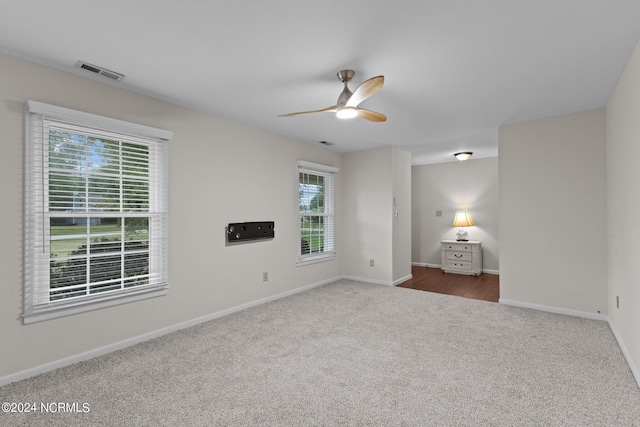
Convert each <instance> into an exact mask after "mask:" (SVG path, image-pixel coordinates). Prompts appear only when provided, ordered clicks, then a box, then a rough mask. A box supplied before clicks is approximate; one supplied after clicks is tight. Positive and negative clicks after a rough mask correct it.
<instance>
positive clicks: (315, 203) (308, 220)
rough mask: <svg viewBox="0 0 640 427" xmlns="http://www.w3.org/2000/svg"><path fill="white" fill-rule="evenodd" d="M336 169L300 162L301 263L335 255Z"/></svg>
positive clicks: (331, 257) (299, 256)
mask: <svg viewBox="0 0 640 427" xmlns="http://www.w3.org/2000/svg"><path fill="white" fill-rule="evenodd" d="M336 172H338V169H336V168H334V167H331V166H325V165H319V164H315V163H310V162H304V161H299V162H298V193H299V199H298V206H299V228H298V230H299V234H300V249H299V251H298V265H304V264H309V263H313V262H318V261H324V260H328V259H333V258H335V256H336V249H335V173H336Z"/></svg>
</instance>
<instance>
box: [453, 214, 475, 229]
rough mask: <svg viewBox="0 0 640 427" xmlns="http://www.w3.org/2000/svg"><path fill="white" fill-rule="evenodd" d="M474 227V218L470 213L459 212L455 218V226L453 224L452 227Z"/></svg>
mask: <svg viewBox="0 0 640 427" xmlns="http://www.w3.org/2000/svg"><path fill="white" fill-rule="evenodd" d="M473 225H474V224H473V218H471V212H469V211H457V212H456V216H455V217H453V224H451V226H452V227H471V226H473Z"/></svg>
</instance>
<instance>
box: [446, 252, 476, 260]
mask: <svg viewBox="0 0 640 427" xmlns="http://www.w3.org/2000/svg"><path fill="white" fill-rule="evenodd" d="M448 260H452V261H469V262H471V252H447V261H448Z"/></svg>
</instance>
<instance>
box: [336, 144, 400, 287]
mask: <svg viewBox="0 0 640 427" xmlns="http://www.w3.org/2000/svg"><path fill="white" fill-rule="evenodd" d="M403 153H404V152H403V151H401V150H399V149H397V148H395V147H382V148H376V149H371V150H363V151H358V152H353V153H347V154H345V155H344V156H343V165H344V174H343V182H344V200H343V209H344V211H343V219H344V223H343V225H344V227H343V238H342V244H343V248H344V254H343V260H344V274H345V275H346V276H349V277H352V278H357V279H361V280H369V281H372V282H375V283H383V284H393V283H395V282H396V281H397V280H398V279H400V278H402V277H405V276H408V275H410V274H411V263H410V254H409V251H410V241H409V239H407V237H406V236H407V234H408V233H410V231H409V230H410V227H411V213H410V211H411V207H410V204H411V201H410V198H409V197H408V194H407V192H408V189H405V190H403V191H401V190H400V189H399V188H397V187H399V186H400V184H401V183H403V182H404V183H407V184H409V185H410V179H411V178H410V176H407V175H406V174H408V173H410V172H409V171H410V168H411V159H410V156H409V155H408V153H404V154H403ZM394 156H396V157H395V158H396V160H395V161H394ZM394 167H396V168H398V169H399V170H396V171H394ZM407 181H408V182H407ZM394 186H396V188H395V190H397V191H398V193H397V195H396V201H397V203H400V206H399V207H398V211H399V213H398V218H397V219H395V220H394V212H395V208H394V206H393V197H394ZM401 213H402V215H400V214H401ZM395 233H397V237H396V238H395V239H396V240H394V234H395ZM403 239H404V240H403ZM403 243H404V245H406V246H404V249H400V247H401V246H402V245H403ZM394 249H397V254H396V255H397V257H398V259H397V260H394ZM402 256H404V265H405V267H404V268H402V266H401V264H402V262H403V260H402V259H400V257H402ZM371 259H373V260H374V266H373V267H371V266H370V265H369V261H370V260H371ZM394 267H396V270H397V272H394Z"/></svg>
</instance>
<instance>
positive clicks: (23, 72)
mask: <svg viewBox="0 0 640 427" xmlns="http://www.w3.org/2000/svg"><path fill="white" fill-rule="evenodd" d="M0 75H2V79H0V99H1V100H2V104H1V105H0V132H1V133H0V135H1V146H2V155H1V156H0V178H1V179H2V182H3V183H4V185H2V186H1V187H0V200H1V202H0V219H1V220H0V242H1V245H0V272H1V278H0V292H1V294H2V298H0V343H2V344H1V345H0V361H1V363H0V377H3V376H6V375H9V374H14V373H17V372H19V371H22V370H26V369H30V368H34V367H37V366H40V365H42V364H45V363H48V362H52V361H56V360H59V359H62V358H65V357H69V356H73V355H76V354H79V353H82V352H86V351H90V350H93V349H96V348H99V347H102V346H106V345H110V344H112V343H117V342H119V341H122V340H126V339H129V338H132V337H136V336H139V335H143V334H147V333H149V332H151V331H156V330H159V329H162V328H165V327H168V326H172V325H175V324H178V323H181V322H185V321H189V320H192V319H196V318H199V317H201V316H206V315H210V314H212V313H216V312H219V311H221V310H225V309H228V308H232V307H235V306H238V305H240V304H244V303H249V302H253V301H256V300H258V299H261V298H265V297H269V296H272V295H276V294H279V293H282V292H287V291H290V290H293V289H296V288H299V287H302V286H305V285H310V284H314V283H318V282H321V281H324V280H328V279H331V278H334V277H338V276H341V274H342V259H341V256H340V254H339V255H338V258H337V259H336V260H334V261H330V262H323V263H320V264H313V265H308V266H304V267H296V262H295V261H296V253H297V252H296V251H297V247H298V245H299V241H298V240H297V237H296V236H297V235H296V224H297V207H298V206H297V194H298V190H297V172H296V160H308V161H313V162H317V163H324V164H328V165H331V166H336V167H341V166H342V165H341V155H339V154H337V153H334V152H332V151H329V150H326V149H324V148H321V147H314V146H311V145H309V144H303V143H299V142H295V141H292V140H289V139H286V138H283V137H280V136H276V135H273V134H269V133H266V132H262V131H259V130H256V129H253V128H249V127H246V126H242V125H239V124H236V123H232V122H228V121H224V120H221V119H218V118H216V117H213V116H210V115H207V114H202V113H199V112H196V111H192V110H189V109H185V108H181V107H178V106H175V105H172V104H168V103H165V102H161V101H158V100H155V99H152V98H148V97H145V96H141V95H138V94H134V93H131V92H127V91H124V90H120V89H118V88H114V87H113V86H110V85H105V84H101V83H98V82H96V81H93V80H89V79H84V78H80V77H77V76H73V75H71V74H68V73H63V72H60V71H56V70H52V69H49V68H45V67H41V66H39V65H35V64H32V63H29V62H25V61H22V60H18V59H14V58H10V57H7V56H1V55H0ZM29 99H33V100H36V101H41V102H45V103H50V104H54V105H60V106H63V107H67V108H72V109H77V110H81V111H86V112H90V113H95V114H101V115H104V116H108V117H114V118H117V119H122V120H128V121H131V122H135V123H140V124H144V125H148V126H154V127H158V128H162V129H167V130H170V131H173V140H172V141H171V142H170V149H169V151H170V171H169V173H170V189H169V190H170V206H169V213H170V224H169V228H170V265H169V270H170V286H171V288H170V291H169V294H168V295H167V296H164V297H160V298H154V299H150V300H145V301H142V302H136V303H131V304H125V305H121V306H117V307H113V308H109V309H103V310H97V311H92V312H89V313H84V314H79V315H74V316H69V317H64V318H60V319H55V320H50V321H45V322H40V323H36V324H31V325H27V326H24V325H22V323H21V318H20V316H21V313H22V248H23V244H22V240H23V239H22V228H23V218H22V215H23V209H22V205H23V158H24V157H23V147H24V141H23V139H24V137H23V126H24V103H25V101H27V100H29ZM341 175H342V172H340V173H339V174H338V177H337V180H338V182H337V187H338V194H337V199H338V200H341V194H340V188H341V184H340V181H341V179H342V177H341ZM389 185H390V184H389ZM267 220H272V221H275V227H276V228H275V235H276V237H275V239H273V240H271V241H264V242H256V243H252V244H243V245H237V246H225V238H224V231H225V225H226V224H228V223H229V222H241V221H267ZM338 221H339V223H338V232H340V230H341V223H340V218H338ZM265 271H266V272H268V273H269V281H268V282H266V283H265V282H263V281H262V273H263V272H265Z"/></svg>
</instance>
